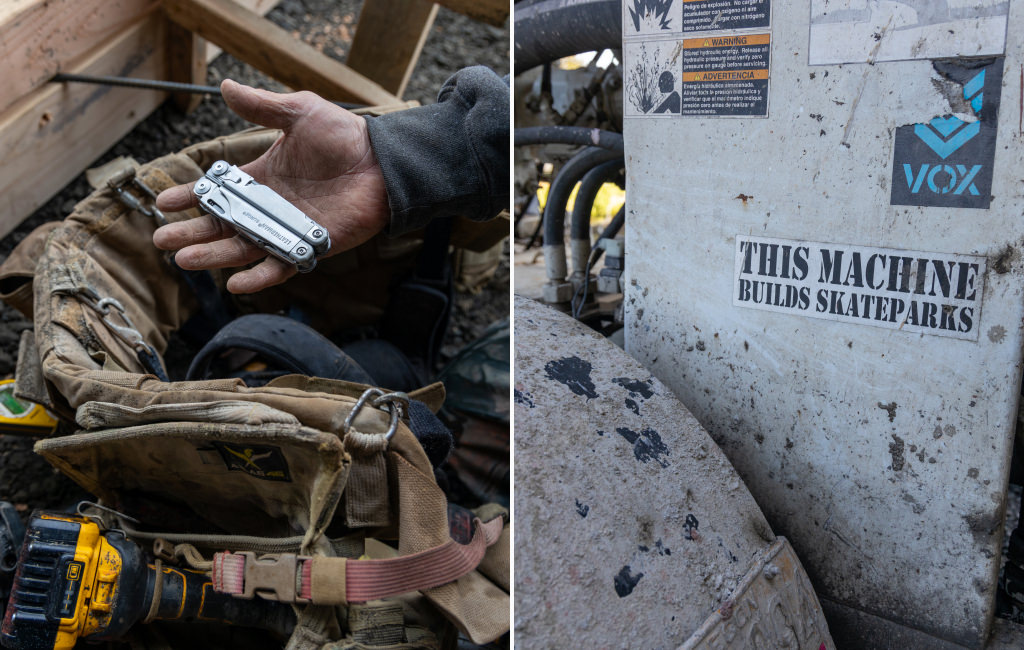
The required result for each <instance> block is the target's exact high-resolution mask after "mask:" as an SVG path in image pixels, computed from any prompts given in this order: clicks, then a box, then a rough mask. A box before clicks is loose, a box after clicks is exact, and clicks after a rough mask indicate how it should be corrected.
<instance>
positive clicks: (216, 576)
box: [213, 551, 312, 603]
mask: <svg viewBox="0 0 1024 650" xmlns="http://www.w3.org/2000/svg"><path fill="white" fill-rule="evenodd" d="M311 559H312V558H309V557H304V556H298V555H295V554H294V553H276V554H270V555H263V556H261V557H256V554H255V553H253V552H252V551H242V552H239V553H217V554H215V555H214V557H213V589H214V591H217V592H220V593H226V594H230V595H231V596H234V597H236V598H245V599H252V598H253V597H254V596H257V595H258V596H259V597H260V598H263V599H265V600H277V601H280V602H284V603H308V602H310V601H309V599H308V598H303V597H302V596H301V595H300V594H301V593H302V591H303V589H302V585H301V580H302V573H301V569H302V567H303V565H304V564H305V563H307V562H309V561H310V560H311ZM306 591H308V589H307V590H306Z"/></svg>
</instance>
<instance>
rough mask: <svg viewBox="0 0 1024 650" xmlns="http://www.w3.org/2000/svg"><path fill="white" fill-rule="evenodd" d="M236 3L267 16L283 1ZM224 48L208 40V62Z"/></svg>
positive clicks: (239, 0)
mask: <svg viewBox="0 0 1024 650" xmlns="http://www.w3.org/2000/svg"><path fill="white" fill-rule="evenodd" d="M234 1H235V4H237V5H240V6H242V7H245V8H246V9H251V10H252V11H254V12H256V13H258V14H259V15H261V16H266V15H267V14H268V13H270V10H271V9H273V8H274V7H276V6H277V5H278V3H280V2H281V0H234ZM223 51H224V50H222V49H220V48H219V47H217V46H216V45H214V44H213V43H211V42H209V41H206V62H207V63H210V62H211V61H213V60H214V59H216V58H217V56H218V55H220V53H221V52H223Z"/></svg>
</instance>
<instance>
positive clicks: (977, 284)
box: [732, 235, 985, 341]
mask: <svg viewBox="0 0 1024 650" xmlns="http://www.w3.org/2000/svg"><path fill="white" fill-rule="evenodd" d="M984 278H985V258H984V257H977V256H972V255H956V254H947V253H922V252H917V251H905V250H896V249H891V248H875V247H870V246H850V245H844V244H820V243H815V242H801V241H790V240H785V239H772V238H767V237H750V236H746V235H739V236H737V237H736V270H735V286H734V287H733V300H732V304H733V305H734V306H736V307H748V308H751V309H761V310H765V311H774V312H783V313H788V314H796V315H799V316H807V317H810V318H821V319H826V320H833V321H841V322H845V323H855V324H858V325H873V326H875V327H884V328H887V329H895V330H901V331H904V332H914V333H921V334H932V335H935V336H947V337H950V338H956V339H964V340H969V341H977V340H978V330H979V323H980V320H981V299H982V295H983V294H984Z"/></svg>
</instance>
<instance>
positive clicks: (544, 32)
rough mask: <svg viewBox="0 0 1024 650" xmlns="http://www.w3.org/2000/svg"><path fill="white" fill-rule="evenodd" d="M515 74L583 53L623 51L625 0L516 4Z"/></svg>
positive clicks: (548, 0)
mask: <svg viewBox="0 0 1024 650" xmlns="http://www.w3.org/2000/svg"><path fill="white" fill-rule="evenodd" d="M514 33H515V35H516V40H515V73H516V74H520V73H522V72H525V71H526V70H529V69H530V68H533V67H535V66H538V65H541V64H542V63H547V62H548V61H554V60H556V59H561V58H562V57H565V56H571V55H573V54H579V53H580V52H594V51H600V50H604V49H608V48H611V49H616V50H618V49H621V48H622V2H621V0H540V1H539V2H529V3H527V2H520V3H516V10H515V30H514Z"/></svg>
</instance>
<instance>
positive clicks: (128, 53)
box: [0, 13, 167, 236]
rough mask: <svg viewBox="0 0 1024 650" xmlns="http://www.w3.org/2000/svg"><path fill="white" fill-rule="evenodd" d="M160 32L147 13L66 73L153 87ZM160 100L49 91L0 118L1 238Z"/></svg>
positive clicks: (144, 95) (126, 91)
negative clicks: (148, 82) (140, 81)
mask: <svg viewBox="0 0 1024 650" xmlns="http://www.w3.org/2000/svg"><path fill="white" fill-rule="evenodd" d="M165 27H166V20H165V19H164V18H163V17H162V16H160V15H159V14H158V13H151V14H150V15H148V16H146V17H145V18H143V19H142V20H141V21H139V22H138V23H136V24H135V25H132V26H130V27H129V28H128V29H126V30H124V31H123V32H122V33H121V34H120V35H119V36H117V37H116V38H113V39H111V40H110V41H109V42H108V43H107V44H105V45H104V46H103V47H102V48H98V49H97V50H96V51H95V52H94V53H93V54H92V55H91V56H90V57H88V58H87V59H86V60H85V61H83V62H82V63H81V64H80V65H78V66H76V67H73V68H71V69H70V70H68V72H77V73H82V74H97V75H124V76H136V77H144V78H149V79H158V78H160V77H161V75H163V74H164V71H165V70H166V58H165V52H166V50H165V34H166V30H165ZM166 97H167V94H166V93H160V92H154V91H151V90H142V89H137V88H114V87H106V86H94V85H90V84H50V85H47V86H45V87H44V88H41V89H39V90H37V91H35V92H34V93H32V94H31V95H30V96H27V97H24V98H22V100H21V101H20V102H18V103H17V104H15V105H14V106H12V107H10V108H9V109H8V110H7V111H5V112H4V113H2V114H0V236H4V235H6V234H7V233H9V232H10V231H11V230H13V229H14V228H15V227H17V225H18V224H19V223H20V222H21V221H22V219H24V218H25V217H26V216H28V215H29V214H31V213H32V212H33V211H34V210H35V209H36V208H38V207H39V206H40V205H42V204H43V203H45V202H46V201H47V200H48V199H49V198H50V197H51V196H53V195H54V194H55V193H56V192H57V191H59V190H60V189H61V188H62V187H64V186H65V185H66V184H67V183H68V182H69V181H70V180H72V179H73V178H74V177H75V176H77V175H78V174H79V173H81V171H82V170H83V169H85V168H86V167H88V166H89V165H90V164H91V163H92V162H93V161H95V160H96V159H97V158H98V157H99V156H101V155H102V154H103V153H104V152H105V151H106V150H107V149H108V148H110V146H111V145H113V144H114V143H115V142H117V141H118V140H120V139H121V138H122V137H123V136H124V135H125V134H126V133H128V132H129V131H130V130H131V129H132V128H134V126H135V125H136V124H137V123H138V122H139V121H140V120H142V119H143V118H144V117H145V116H146V115H148V114H149V113H150V112H152V111H153V109H155V108H156V107H157V106H159V105H160V103H161V102H162V101H163V100H164V99H165V98H166ZM53 216H54V217H62V216H64V215H53Z"/></svg>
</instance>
